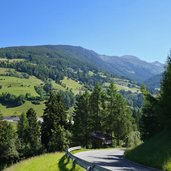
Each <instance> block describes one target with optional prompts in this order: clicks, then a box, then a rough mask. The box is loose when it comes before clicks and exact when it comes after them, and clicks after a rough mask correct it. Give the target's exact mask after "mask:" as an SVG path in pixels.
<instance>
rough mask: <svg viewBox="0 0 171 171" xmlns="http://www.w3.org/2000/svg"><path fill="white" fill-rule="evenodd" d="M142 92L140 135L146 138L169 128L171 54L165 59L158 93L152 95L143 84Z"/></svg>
mask: <svg viewBox="0 0 171 171" xmlns="http://www.w3.org/2000/svg"><path fill="white" fill-rule="evenodd" d="M142 92H143V94H144V98H145V102H144V107H143V109H142V113H143V115H142V119H141V135H142V139H143V140H147V139H149V138H150V137H152V136H153V135H155V134H156V133H158V132H160V131H162V130H164V129H170V128H171V104H170V102H171V54H170V55H169V56H168V59H167V66H166V69H165V72H164V74H163V79H162V82H161V89H160V93H159V94H158V95H157V96H154V95H152V94H150V93H149V92H148V91H147V90H146V88H145V87H144V86H143V87H142Z"/></svg>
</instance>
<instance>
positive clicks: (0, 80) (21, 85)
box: [0, 76, 42, 96]
mask: <svg viewBox="0 0 171 171" xmlns="http://www.w3.org/2000/svg"><path fill="white" fill-rule="evenodd" d="M41 83H42V81H41V80H39V79H37V78H36V77H34V76H30V77H29V78H28V79H26V78H17V77H11V76H0V85H1V86H2V88H1V89H0V94H1V93H5V92H6V93H10V94H14V95H17V96H18V95H25V94H26V93H30V94H31V96H38V94H37V93H36V91H35V89H34V86H36V85H40V84H41Z"/></svg>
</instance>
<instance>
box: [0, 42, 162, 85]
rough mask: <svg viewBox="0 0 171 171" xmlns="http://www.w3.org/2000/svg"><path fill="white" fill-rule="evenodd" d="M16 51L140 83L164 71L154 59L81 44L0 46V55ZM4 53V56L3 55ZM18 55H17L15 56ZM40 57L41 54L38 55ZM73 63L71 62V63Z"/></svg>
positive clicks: (18, 53)
mask: <svg viewBox="0 0 171 171" xmlns="http://www.w3.org/2000/svg"><path fill="white" fill-rule="evenodd" d="M12 51H13V52H14V54H15V53H16V57H18V56H22V55H21V54H22V53H23V52H24V53H25V52H27V55H28V56H29V55H32V54H37V53H41V55H43V56H45V57H48V58H54V57H55V58H57V59H59V61H60V60H61V59H64V58H66V61H67V60H68V59H70V60H71V61H70V62H72V63H75V62H74V61H75V60H76V61H79V62H80V63H82V65H84V64H86V63H87V64H88V65H90V66H92V67H95V68H98V69H100V70H103V71H105V72H108V73H110V74H113V75H116V76H119V77H125V78H128V79H131V80H134V81H136V82H138V83H142V82H144V81H145V80H148V79H149V78H151V77H153V76H155V75H158V74H160V73H162V72H163V71H164V64H162V63H160V62H158V61H154V62H147V61H144V60H142V59H140V58H138V57H136V56H133V55H123V56H120V57H119V56H108V55H100V54H99V53H97V52H95V51H93V50H89V49H85V48H83V47H81V46H72V45H36V46H15V47H7V48H0V55H1V56H4V57H10V55H9V54H10V53H11V52H12ZM5 55H6V56H5ZM17 55H18V56H17ZM40 57H41V56H40ZM72 65H73V64H72Z"/></svg>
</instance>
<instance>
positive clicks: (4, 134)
mask: <svg viewBox="0 0 171 171" xmlns="http://www.w3.org/2000/svg"><path fill="white" fill-rule="evenodd" d="M18 157H19V155H18V152H17V148H16V134H15V131H14V130H13V127H12V125H11V124H10V123H8V122H6V121H3V120H0V166H1V165H4V163H13V162H15V161H16V160H17V159H18Z"/></svg>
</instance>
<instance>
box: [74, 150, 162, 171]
mask: <svg viewBox="0 0 171 171" xmlns="http://www.w3.org/2000/svg"><path fill="white" fill-rule="evenodd" d="M123 155H124V151H123V150H120V149H110V150H109V149H107V150H91V151H85V152H79V153H76V154H75V156H77V157H79V158H81V159H83V160H86V161H89V162H93V163H95V164H97V165H99V166H102V167H105V168H107V169H109V170H120V171H121V170H123V171H125V170H129V171H131V170H132V171H159V170H158V169H152V168H148V167H145V166H142V165H139V164H136V163H133V162H130V161H128V160H126V159H124V158H123Z"/></svg>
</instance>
